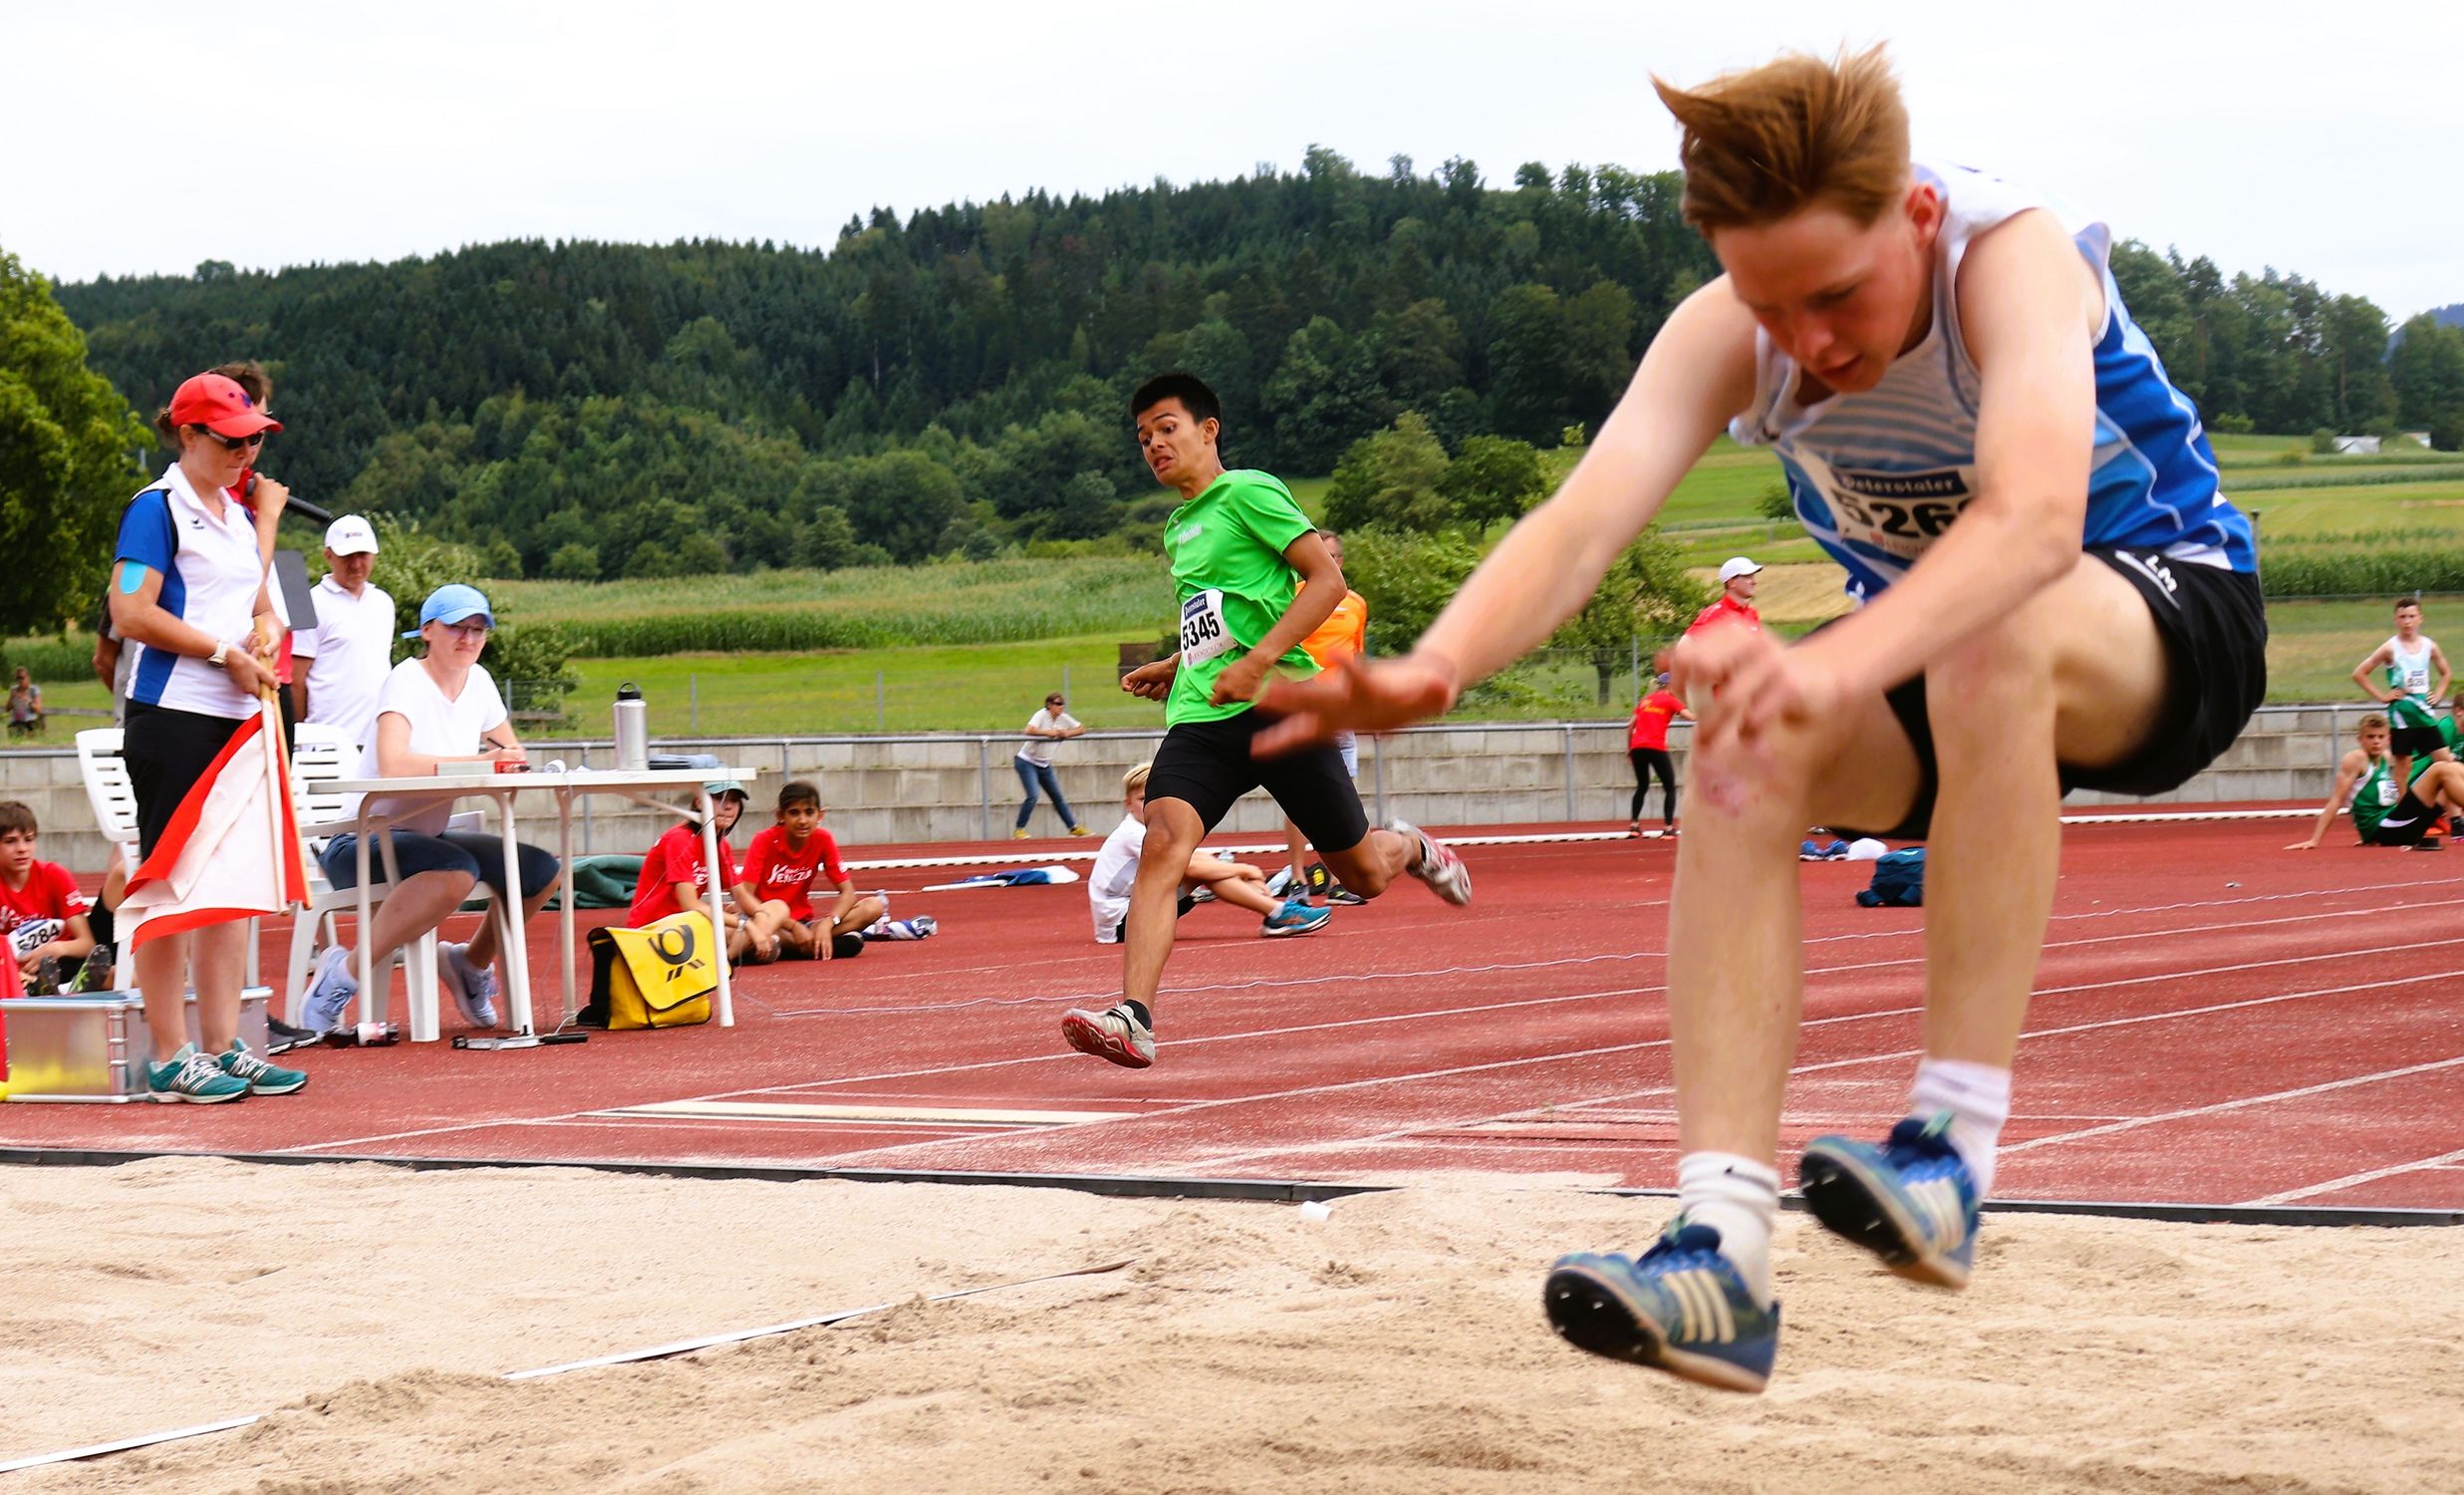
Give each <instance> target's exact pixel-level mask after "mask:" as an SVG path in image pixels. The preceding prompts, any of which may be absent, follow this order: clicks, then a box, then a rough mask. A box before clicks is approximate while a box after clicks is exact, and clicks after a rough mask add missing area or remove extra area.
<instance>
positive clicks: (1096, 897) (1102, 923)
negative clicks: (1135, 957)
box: [1087, 815, 1147, 945]
mask: <svg viewBox="0 0 2464 1495" xmlns="http://www.w3.org/2000/svg"><path fill="white" fill-rule="evenodd" d="M1146 849H1147V825H1146V822H1145V821H1143V820H1141V819H1139V818H1138V817H1137V816H1135V815H1123V816H1122V817H1121V823H1120V824H1118V825H1116V826H1114V827H1113V828H1112V834H1110V835H1108V836H1106V837H1104V849H1103V850H1101V851H1098V852H1096V853H1095V870H1094V871H1092V872H1089V873H1088V874H1087V906H1088V909H1089V910H1090V911H1091V912H1092V913H1093V915H1094V918H1095V943H1096V944H1098V945H1114V944H1118V943H1120V933H1119V932H1120V928H1121V921H1122V920H1124V919H1126V918H1128V917H1129V890H1130V887H1131V886H1132V885H1133V884H1135V883H1136V882H1137V881H1138V858H1139V856H1140V855H1141V854H1143V853H1144V852H1145V851H1146Z"/></svg>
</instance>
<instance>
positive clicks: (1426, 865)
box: [1386, 820, 1472, 908]
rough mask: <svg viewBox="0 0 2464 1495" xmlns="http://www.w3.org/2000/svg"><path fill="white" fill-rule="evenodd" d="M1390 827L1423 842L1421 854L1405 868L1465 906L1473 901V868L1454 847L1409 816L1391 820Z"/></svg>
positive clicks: (1398, 832)
mask: <svg viewBox="0 0 2464 1495" xmlns="http://www.w3.org/2000/svg"><path fill="white" fill-rule="evenodd" d="M1386 828H1387V829H1388V830H1391V831H1393V832H1394V833H1395V834H1396V835H1399V836H1401V837H1403V838H1404V839H1405V840H1407V841H1418V842H1419V843H1420V855H1418V856H1416V857H1414V858H1413V859H1412V863H1411V865H1410V866H1409V867H1408V868H1406V869H1405V870H1407V871H1409V872H1410V873H1411V874H1412V875H1413V876H1414V877H1417V878H1419V879H1420V880H1421V881H1422V882H1425V883H1427V884H1429V891H1430V892H1432V893H1435V894H1437V895H1438V896H1439V897H1440V898H1443V899H1445V900H1446V901H1447V902H1449V903H1451V904H1453V905H1455V907H1457V908H1462V907H1464V906H1466V905H1467V904H1469V903H1471V901H1472V869H1471V868H1470V867H1467V866H1465V865H1464V864H1463V858H1462V857H1460V856H1457V855H1455V851H1454V848H1453V847H1451V846H1448V845H1446V844H1444V843H1443V842H1441V841H1439V840H1437V839H1435V838H1434V837H1432V836H1431V835H1430V834H1429V833H1428V832H1427V831H1425V830H1422V829H1421V828H1420V827H1419V826H1417V825H1414V824H1413V823H1412V822H1411V821H1409V820H1389V821H1387V822H1386Z"/></svg>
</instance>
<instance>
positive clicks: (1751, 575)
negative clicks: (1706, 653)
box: [1686, 555, 1763, 633]
mask: <svg viewBox="0 0 2464 1495" xmlns="http://www.w3.org/2000/svg"><path fill="white" fill-rule="evenodd" d="M1762 574H1763V568H1762V567H1761V566H1758V565H1756V564H1755V563H1754V562H1753V561H1751V560H1749V559H1747V558H1746V557H1745V556H1742V555H1732V556H1730V557H1729V558H1728V559H1727V560H1724V561H1722V562H1721V563H1720V600H1719V601H1717V602H1715V603H1713V604H1712V605H1711V606H1709V607H1707V608H1704V609H1703V610H1702V611H1701V612H1699V613H1697V614H1695V615H1694V621H1693V622H1691V623H1689V624H1687V625H1686V632H1688V633H1701V632H1702V631H1703V630H1704V629H1706V628H1709V627H1711V626H1712V625H1713V624H1715V623H1743V624H1745V625H1746V626H1747V627H1748V628H1760V627H1762V626H1763V615H1762V614H1761V613H1758V612H1756V611H1755V610H1754V587H1755V581H1756V579H1757V578H1758V577H1760V576H1761V575H1762Z"/></svg>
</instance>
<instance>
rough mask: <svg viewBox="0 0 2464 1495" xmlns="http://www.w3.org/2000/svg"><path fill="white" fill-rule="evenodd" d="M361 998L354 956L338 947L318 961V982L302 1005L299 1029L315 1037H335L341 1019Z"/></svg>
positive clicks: (315, 981) (312, 983)
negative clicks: (352, 969) (352, 1002)
mask: <svg viewBox="0 0 2464 1495" xmlns="http://www.w3.org/2000/svg"><path fill="white" fill-rule="evenodd" d="M358 995H360V979H359V978H358V977H356V976H354V975H352V974H351V952H350V951H349V950H348V949H347V948H345V947H343V946H341V945H336V946H334V947H332V948H331V949H329V950H327V951H326V952H325V954H324V955H323V956H322V957H320V958H319V959H318V961H317V975H316V979H315V980H314V981H312V982H310V983H309V986H308V996H307V999H306V1000H305V1001H303V1002H301V1003H300V1013H299V1017H300V1026H301V1027H302V1028H305V1029H308V1030H310V1031H311V1032H314V1033H332V1032H333V1031H334V1030H335V1029H337V1028H340V1027H341V1026H342V1015H343V1014H344V1013H345V1012H346V1011H348V1010H349V1009H350V1006H351V999H352V998H354V997H357V996H358Z"/></svg>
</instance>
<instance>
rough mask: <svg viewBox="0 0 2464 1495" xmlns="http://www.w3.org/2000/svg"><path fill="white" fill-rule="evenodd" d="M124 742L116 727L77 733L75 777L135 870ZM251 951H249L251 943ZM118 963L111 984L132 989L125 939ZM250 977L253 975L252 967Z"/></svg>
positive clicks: (133, 790)
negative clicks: (83, 783)
mask: <svg viewBox="0 0 2464 1495" xmlns="http://www.w3.org/2000/svg"><path fill="white" fill-rule="evenodd" d="M126 741H127V737H126V734H124V733H123V732H122V730H121V729H120V728H117V727H97V728H92V729H89V730H88V731H85V732H81V733H79V734H78V735H77V776H78V777H79V778H80V779H82V780H83V781H84V782H85V785H86V802H87V803H88V804H90V805H92V806H93V807H94V823H95V825H96V827H97V828H98V829H100V830H101V831H102V832H103V839H105V840H107V841H109V842H111V843H112V844H113V845H114V846H116V847H118V848H119V849H120V859H121V861H122V863H123V864H124V865H126V866H127V867H128V868H129V870H131V871H135V870H137V785H135V784H133V783H131V782H130V781H129V763H128V760H127V759H126V758H124V757H122V756H121V748H122V746H123V744H124V743H125V742H126ZM251 953H252V954H253V942H252V948H251ZM116 954H117V957H118V964H117V966H116V967H115V968H114V970H113V972H112V985H114V986H116V987H118V988H119V989H120V990H122V991H124V992H126V991H133V990H135V989H136V986H137V963H136V961H135V960H134V959H132V958H131V956H130V954H129V942H128V941H127V940H125V939H124V940H122V941H120V942H119V949H118V951H117V952H116ZM248 974H249V975H250V976H252V977H253V976H254V975H255V974H256V970H255V968H254V967H253V966H251V967H250V968H249V973H248Z"/></svg>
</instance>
